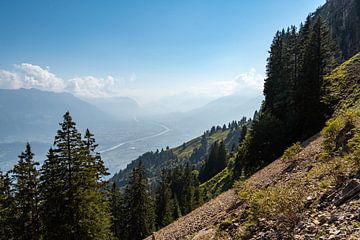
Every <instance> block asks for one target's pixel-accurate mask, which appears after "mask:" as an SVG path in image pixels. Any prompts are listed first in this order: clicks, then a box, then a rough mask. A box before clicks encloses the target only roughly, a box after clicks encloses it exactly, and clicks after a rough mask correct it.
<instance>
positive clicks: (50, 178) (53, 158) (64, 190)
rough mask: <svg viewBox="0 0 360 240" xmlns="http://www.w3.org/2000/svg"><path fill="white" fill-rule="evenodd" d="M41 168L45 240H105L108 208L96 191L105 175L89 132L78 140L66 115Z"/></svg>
mask: <svg viewBox="0 0 360 240" xmlns="http://www.w3.org/2000/svg"><path fill="white" fill-rule="evenodd" d="M60 127H61V128H60V130H58V133H57V135H56V137H55V141H54V146H55V148H54V149H50V151H49V154H48V159H47V160H46V161H45V163H44V165H43V167H42V177H41V191H42V198H43V207H42V218H43V222H44V238H45V239H64V238H65V239H109V238H111V237H112V233H111V229H110V227H111V218H110V207H109V204H108V202H107V201H106V198H105V197H106V196H105V192H104V191H100V190H101V187H102V186H104V183H103V182H102V181H101V178H102V177H103V175H105V174H106V168H105V167H104V165H103V162H102V160H101V158H100V156H99V154H97V153H96V152H95V149H96V144H95V140H94V139H93V135H92V134H91V133H90V131H87V132H86V134H85V139H84V140H82V139H81V134H80V133H79V132H78V131H77V129H76V124H75V122H73V121H72V118H71V116H70V113H69V112H66V113H65V115H64V121H63V122H62V123H60Z"/></svg>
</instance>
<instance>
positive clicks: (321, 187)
mask: <svg viewBox="0 0 360 240" xmlns="http://www.w3.org/2000/svg"><path fill="white" fill-rule="evenodd" d="M359 60H360V54H357V55H356V56H354V57H353V58H351V59H350V60H348V61H346V62H345V63H343V64H342V65H341V66H339V67H338V68H336V69H335V70H334V71H332V73H331V74H330V75H328V76H327V77H326V80H327V81H330V82H331V83H332V84H331V87H330V88H329V91H330V93H331V95H333V96H339V95H341V97H339V99H341V100H339V101H338V102H337V103H334V107H335V109H336V111H335V114H334V116H333V117H332V118H331V119H329V120H328V121H327V123H326V126H325V127H324V128H323V129H322V131H321V133H320V134H316V135H314V136H313V137H311V138H310V139H308V140H307V141H304V142H303V143H301V144H299V143H296V144H294V145H293V146H291V147H289V148H288V149H287V150H286V151H285V152H284V153H283V155H282V157H281V158H279V159H278V160H276V161H274V162H273V163H271V164H270V165H268V166H267V167H265V168H264V169H262V170H260V171H258V172H256V173H255V174H254V175H252V176H251V177H250V178H249V179H247V180H240V181H238V182H237V184H236V186H235V188H234V189H232V190H229V191H228V192H226V193H223V194H221V195H220V196H219V197H217V198H215V199H214V200H212V201H210V202H208V203H206V204H205V205H204V206H202V207H201V208H199V209H196V210H195V211H193V212H191V213H190V214H189V215H187V216H185V217H182V218H180V219H179V220H178V221H176V222H174V223H173V224H171V225H169V226H168V227H166V228H164V229H162V230H160V231H159V232H156V233H155V234H154V237H155V239H197V240H198V239H359V238H360V108H359V106H360V105H359V88H360V84H359V83H360V78H359V73H360V61H359ZM340 80H341V81H342V82H340ZM339 84H340V87H339ZM210 212H211V213H210ZM149 239H151V238H149Z"/></svg>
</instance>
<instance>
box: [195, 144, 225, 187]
mask: <svg viewBox="0 0 360 240" xmlns="http://www.w3.org/2000/svg"><path fill="white" fill-rule="evenodd" d="M226 164H227V156H226V149H225V144H224V142H223V141H221V142H220V143H219V142H215V143H213V145H212V146H211V150H210V154H209V156H208V157H207V159H206V160H205V163H204V166H203V168H202V169H201V172H200V175H199V178H200V181H201V182H205V181H207V180H208V179H210V178H212V177H213V176H215V175H216V174H217V173H219V172H220V171H221V170H223V169H224V168H225V167H226Z"/></svg>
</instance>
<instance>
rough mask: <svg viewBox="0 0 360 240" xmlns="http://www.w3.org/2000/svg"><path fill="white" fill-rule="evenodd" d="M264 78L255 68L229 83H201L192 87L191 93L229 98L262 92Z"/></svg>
mask: <svg viewBox="0 0 360 240" xmlns="http://www.w3.org/2000/svg"><path fill="white" fill-rule="evenodd" d="M263 85H264V77H263V76H262V75H261V74H259V73H257V72H256V70H255V68H252V69H250V71H249V72H247V73H241V74H239V75H237V76H236V77H235V78H234V79H232V80H228V81H213V82H201V83H198V84H195V85H193V86H191V87H190V89H189V92H190V93H192V94H197V95H205V96H211V97H221V96H228V95H231V94H234V93H245V94H246V93H247V91H251V92H253V91H256V92H260V91H262V89H263Z"/></svg>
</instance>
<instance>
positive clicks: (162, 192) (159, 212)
mask: <svg viewBox="0 0 360 240" xmlns="http://www.w3.org/2000/svg"><path fill="white" fill-rule="evenodd" d="M155 204H156V211H155V213H156V225H157V228H158V229H160V228H162V227H164V226H166V225H168V224H170V223H171V222H172V221H173V207H174V204H173V200H172V191H171V186H170V182H169V176H168V175H167V173H166V172H165V171H162V173H161V181H160V186H159V189H158V191H157V194H156V202H155Z"/></svg>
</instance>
